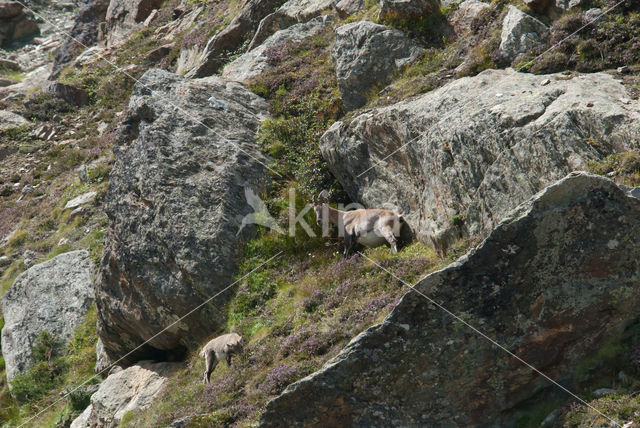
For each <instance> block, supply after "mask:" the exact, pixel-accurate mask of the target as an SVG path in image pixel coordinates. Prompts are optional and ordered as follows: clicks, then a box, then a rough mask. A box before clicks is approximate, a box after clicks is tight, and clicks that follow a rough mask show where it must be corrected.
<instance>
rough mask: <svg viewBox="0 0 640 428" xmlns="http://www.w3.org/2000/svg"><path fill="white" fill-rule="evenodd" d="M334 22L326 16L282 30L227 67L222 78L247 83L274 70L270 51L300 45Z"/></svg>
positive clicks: (330, 17)
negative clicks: (292, 44) (294, 44)
mask: <svg viewBox="0 0 640 428" xmlns="http://www.w3.org/2000/svg"><path fill="white" fill-rule="evenodd" d="M332 22H333V16H332V15H324V16H322V17H318V18H315V19H312V20H311V21H309V22H306V23H304V24H296V25H293V26H291V27H289V28H287V29H286V30H280V31H278V32H276V33H275V34H273V35H272V36H270V37H269V38H268V39H267V40H265V41H264V43H262V44H261V45H260V46H258V47H257V48H256V49H253V50H251V51H249V52H247V53H245V54H244V55H242V56H240V57H239V58H238V59H236V60H235V61H233V62H232V63H230V64H229V65H227V66H226V67H225V68H224V70H223V71H222V77H224V78H227V79H231V80H237V81H239V82H246V81H247V80H249V79H252V78H254V77H257V76H259V75H260V74H262V73H264V72H265V71H267V70H269V69H271V68H272V66H271V65H270V64H269V63H268V58H267V54H266V53H267V52H268V50H269V49H276V48H278V47H284V46H285V45H286V44H287V43H300V42H302V41H304V40H306V39H308V38H309V37H312V36H315V35H316V34H318V33H320V32H321V31H322V30H323V29H324V28H326V26H327V25H329V24H331V23H332Z"/></svg>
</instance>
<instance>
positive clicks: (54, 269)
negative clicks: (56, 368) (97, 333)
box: [2, 251, 94, 380]
mask: <svg viewBox="0 0 640 428" xmlns="http://www.w3.org/2000/svg"><path fill="white" fill-rule="evenodd" d="M93 294H94V293H93V263H91V259H90V258H89V253H88V252H87V251H72V252H69V253H65V254H61V255H59V256H57V257H54V258H53V259H51V260H49V261H47V262H45V263H41V264H38V265H35V266H33V267H32V268H30V269H29V270H27V271H26V272H24V273H22V274H21V275H20V276H18V278H17V279H16V281H15V282H14V284H13V286H12V287H11V288H10V289H9V291H8V292H7V293H6V294H5V295H4V297H3V298H2V313H3V315H4V320H5V326H4V328H3V329H2V355H3V356H4V359H5V362H6V370H7V379H8V380H11V379H13V378H14V377H15V376H16V375H17V374H23V373H24V372H25V371H26V370H27V369H28V368H29V367H30V366H31V365H32V364H33V357H32V347H33V345H34V344H35V342H36V339H37V338H38V336H39V335H40V333H41V332H43V331H47V332H49V333H51V334H53V335H54V336H56V337H57V338H58V341H59V342H60V343H65V342H66V341H67V340H68V339H69V338H70V337H71V335H72V334H73V332H74V330H75V329H76V327H77V326H78V325H79V324H80V323H81V322H82V321H83V319H84V316H85V314H86V313H87V311H88V310H89V307H90V306H91V304H92V303H93Z"/></svg>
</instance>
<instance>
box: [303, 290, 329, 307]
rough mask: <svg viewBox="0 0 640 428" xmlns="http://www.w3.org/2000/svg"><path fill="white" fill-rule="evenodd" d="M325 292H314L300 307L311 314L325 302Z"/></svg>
mask: <svg viewBox="0 0 640 428" xmlns="http://www.w3.org/2000/svg"><path fill="white" fill-rule="evenodd" d="M325 297H326V295H325V292H324V291H322V290H315V291H314V292H313V294H311V297H309V298H307V299H305V300H304V302H302V307H303V308H304V310H305V311H307V312H313V311H314V310H315V309H316V308H317V307H318V306H320V305H321V304H322V302H323V301H324V300H325Z"/></svg>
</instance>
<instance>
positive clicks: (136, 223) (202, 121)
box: [96, 69, 268, 365]
mask: <svg viewBox="0 0 640 428" xmlns="http://www.w3.org/2000/svg"><path fill="white" fill-rule="evenodd" d="M266 115H267V104H266V102H265V101H264V100H263V99H262V98H260V97H258V96H257V95H255V94H253V93H251V92H249V91H248V90H246V89H245V88H244V87H242V86H241V85H240V84H239V83H236V82H229V81H226V80H223V79H221V78H219V77H210V78H204V79H195V80H189V79H185V78H183V77H180V76H176V75H174V74H172V73H169V72H166V71H163V70H157V69H152V70H149V71H147V72H146V73H145V74H144V75H143V76H142V77H141V79H140V81H139V82H138V83H137V84H136V86H135V88H134V91H133V94H132V96H131V98H130V101H129V110H128V115H127V117H126V119H125V121H124V122H123V124H122V126H121V129H120V131H119V133H120V142H121V144H122V145H121V146H119V147H116V149H115V150H116V159H115V164H114V166H113V169H112V171H111V173H110V176H109V189H108V192H107V195H106V199H105V211H106V213H107V215H108V217H109V220H110V228H109V232H108V235H107V239H106V242H105V246H104V250H103V259H102V262H101V265H100V269H99V274H98V282H97V285H96V301H97V304H98V335H99V337H100V338H101V339H102V342H103V343H104V346H105V349H106V351H107V354H108V355H109V357H110V358H111V359H112V360H117V359H118V358H120V357H122V356H124V355H125V354H126V353H128V352H129V351H131V350H132V349H134V348H136V347H137V346H138V345H140V344H141V343H142V342H143V341H145V340H147V339H150V338H151V337H152V336H154V335H156V333H158V332H160V331H161V330H162V329H163V328H165V327H169V326H170V325H172V324H174V322H175V321H176V320H177V319H178V318H179V317H181V316H183V315H184V314H186V313H187V312H189V311H191V310H192V309H193V308H195V307H196V306H198V305H199V304H201V303H203V301H204V300H205V299H207V298H209V297H211V296H213V295H214V294H216V293H217V292H220V291H221V290H223V289H224V288H225V287H227V286H228V285H229V283H230V279H231V277H232V275H233V273H234V272H235V270H234V268H235V264H234V261H235V257H236V256H237V255H238V251H239V249H240V247H241V245H242V242H243V239H245V238H247V237H249V236H251V234H252V233H253V232H254V231H255V229H254V228H252V227H251V226H250V227H245V228H244V229H243V231H242V233H241V234H240V235H238V236H236V235H237V234H238V231H239V226H240V224H241V220H242V217H243V216H244V215H246V214H249V213H252V212H253V210H252V208H251V207H250V206H249V205H248V204H247V202H246V199H245V188H246V187H249V188H251V189H252V190H253V191H254V192H255V193H256V194H260V192H261V191H262V190H263V189H264V187H265V186H266V185H267V181H268V177H267V173H266V168H265V167H264V166H263V164H264V163H266V162H268V161H267V160H266V159H264V157H263V156H262V155H261V153H260V152H259V151H258V149H257V146H256V144H255V138H256V131H257V129H258V126H259V123H260V121H261V120H262V119H263V118H265V117H266ZM230 295H231V294H230V293H225V294H222V295H221V296H220V297H219V298H217V299H215V300H213V302H212V303H211V304H209V305H207V306H205V307H203V308H202V309H201V310H199V311H197V312H196V313H194V314H192V315H191V316H189V317H188V318H187V319H185V320H183V321H181V322H179V323H177V324H174V325H172V326H171V328H169V330H168V331H167V332H165V333H164V334H162V335H160V336H158V337H155V338H154V339H153V340H152V341H151V342H150V343H149V344H148V345H145V346H143V347H142V348H140V349H139V350H138V351H137V352H136V353H135V354H133V355H131V356H129V357H128V358H127V359H125V360H124V362H123V364H125V365H126V364H132V363H134V362H136V361H138V360H140V359H145V358H154V359H157V358H159V357H162V356H163V355H165V356H166V354H167V352H169V353H175V354H179V353H181V352H183V351H184V350H186V349H192V348H195V347H197V346H199V345H200V344H201V343H202V341H203V340H205V339H206V338H207V337H209V336H211V332H212V331H217V329H218V328H220V325H221V323H222V322H223V317H224V315H223V313H222V312H220V311H219V309H216V306H217V307H221V306H220V305H221V304H223V302H224V301H225V299H226V298H228V297H229V296H230Z"/></svg>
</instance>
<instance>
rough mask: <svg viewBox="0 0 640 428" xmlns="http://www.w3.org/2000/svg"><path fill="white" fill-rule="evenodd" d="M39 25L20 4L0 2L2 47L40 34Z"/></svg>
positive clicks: (0, 37)
mask: <svg viewBox="0 0 640 428" xmlns="http://www.w3.org/2000/svg"><path fill="white" fill-rule="evenodd" d="M38 31H39V30H38V24H36V21H35V20H34V19H33V17H32V16H31V15H30V14H29V13H27V12H26V11H25V10H24V7H23V6H22V4H20V3H19V2H15V1H0V47H8V46H10V45H11V44H12V43H13V42H15V41H20V40H23V39H25V38H28V37H31V36H34V35H36V34H38Z"/></svg>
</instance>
